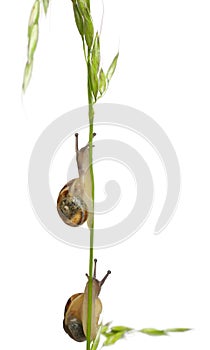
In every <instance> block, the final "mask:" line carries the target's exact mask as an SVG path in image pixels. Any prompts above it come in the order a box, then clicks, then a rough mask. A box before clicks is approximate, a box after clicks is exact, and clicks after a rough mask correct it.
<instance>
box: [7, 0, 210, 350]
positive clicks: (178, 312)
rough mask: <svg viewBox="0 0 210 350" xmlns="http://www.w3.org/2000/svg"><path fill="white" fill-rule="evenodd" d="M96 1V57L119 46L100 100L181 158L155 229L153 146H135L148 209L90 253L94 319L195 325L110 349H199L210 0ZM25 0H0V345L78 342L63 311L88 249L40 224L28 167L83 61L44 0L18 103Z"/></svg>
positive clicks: (73, 89)
mask: <svg viewBox="0 0 210 350" xmlns="http://www.w3.org/2000/svg"><path fill="white" fill-rule="evenodd" d="M104 5H105V19H104V27H103V35H102V40H103V43H104V44H103V50H102V54H103V63H104V66H105V67H108V65H109V63H110V61H111V59H112V57H113V56H114V55H115V53H116V51H117V50H118V46H119V48H120V59H119V65H118V68H117V71H116V73H115V76H114V78H113V81H112V83H111V85H110V89H109V91H108V93H107V95H106V96H105V97H104V99H103V102H113V103H120V104H125V105H129V106H132V107H135V108H138V109H140V110H142V111H143V112H145V113H146V114H148V115H150V116H151V117H152V118H154V119H155V120H156V121H157V122H158V123H159V124H160V125H161V127H162V128H163V129H164V130H165V132H166V133H167V135H168V136H169V138H170V140H171V142H172V143H173V145H174V148H175V149H176V152H177V155H178V157H179V162H180V166H181V172H182V193H181V197H180V202H179V205H178V209H177V211H176V214H175V216H174V218H173V220H172V221H171V223H170V224H169V225H168V227H167V228H166V230H165V231H164V232H163V233H162V234H161V235H159V236H154V235H153V228H154V225H155V222H156V220H157V217H158V213H159V212H160V210H161V205H162V204H163V201H164V193H165V191H166V189H165V186H166V181H165V178H164V172H163V170H162V167H161V163H160V162H159V161H158V158H157V155H156V154H152V153H151V151H149V150H148V152H147V147H148V146H146V145H145V148H144V146H142V149H143V152H145V153H144V155H145V156H146V155H147V154H148V157H149V160H148V164H150V165H151V167H152V174H153V178H154V184H155V201H154V208H153V210H152V212H151V215H150V217H149V219H148V221H147V223H146V224H145V225H144V226H143V228H142V229H141V230H140V232H138V233H137V234H135V235H134V236H133V237H132V238H130V239H129V240H127V241H125V242H124V243H123V244H121V245H117V246H115V247H113V248H109V249H105V250H99V251H97V252H96V254H95V255H96V257H97V258H98V260H99V264H98V275H99V277H100V276H102V275H103V274H104V273H105V271H106V270H107V269H108V268H110V269H111V270H112V275H111V276H110V278H109V280H108V281H107V282H106V285H104V287H103V291H102V293H101V299H102V300H103V307H104V313H103V319H104V322H107V321H110V320H113V324H122V325H127V326H131V327H135V328H137V329H138V328H142V327H156V328H167V327H192V328H193V329H194V330H193V331H192V332H190V333H187V334H178V335H175V334H174V335H172V336H170V337H165V338H151V337H148V336H146V335H143V334H142V335H141V334H140V335H136V336H132V337H129V339H128V340H125V341H120V342H119V343H118V344H116V345H115V349H116V350H117V349H127V348H128V347H129V348H132V349H139V348H142V349H144V350H147V349H156V350H158V349H161V350H164V349H170V350H173V349H203V350H205V349H209V346H210V340H209V314H210V303H209V295H210V287H209V283H208V282H209V266H210V254H209V251H210V245H209V234H210V232H209V226H210V225H209V198H210V191H209V178H210V171H209V147H210V141H209V116H210V113H209V112H210V105H209V93H210V68H209V67H210V65H209V62H210V50H209V33H210V22H209V10H210V4H209V1H207V0H206V1H204V0H200V1H192V0H191V1H189V0H177V1H168V0H160V1H155V0H147V1H144V0H142V1H138V0H133V1H132V2H128V1H120V0H116V1H113V0H105V1H104ZM31 6H32V1H28V0H22V1H20V2H17V1H7V2H4V3H2V6H1V21H0V26H1V28H0V29H1V56H0V57H1V65H0V82H1V123H2V126H1V149H0V150H1V175H2V176H1V224H2V225H1V244H0V249H1V253H0V259H1V264H0V266H1V289H0V290H1V299H0V303H1V305H0V317H1V326H0V328H1V337H0V343H1V345H2V346H1V347H2V348H3V349H19V348H21V349H22V350H26V349H29V348H30V349H31V350H33V349H52V350H53V349H58V348H59V349H62V350H64V349H84V347H85V344H79V343H76V342H73V341H71V340H70V338H68V336H67V335H66V334H65V333H64V332H63V330H62V318H63V308H64V304H65V302H66V300H67V298H68V297H69V296H70V295H71V294H74V293H76V292H80V291H82V290H83V288H84V285H85V283H86V278H85V276H84V273H85V272H86V271H87V268H88V251H85V250H79V249H76V248H73V247H70V246H67V245H65V244H63V243H61V242H59V241H57V240H56V239H54V238H53V237H52V236H51V235H50V234H49V233H47V232H46V231H45V230H44V228H43V227H42V226H41V225H40V223H39V222H38V220H37V218H36V217H35V215H34V213H33V210H32V208H31V206H30V200H29V196H28V189H27V170H28V162H29V159H30V153H31V151H32V149H33V146H34V143H35V141H36V139H37V138H38V137H39V135H40V133H41V132H42V131H43V130H44V129H45V127H47V126H48V125H49V123H51V122H52V121H53V120H54V119H55V118H57V117H59V116H60V115H62V114H63V113H65V112H67V111H69V110H72V109H74V108H77V107H80V106H82V105H84V104H85V103H86V91H85V88H86V83H85V79H86V72H85V66H84V61H83V56H82V51H81V43H80V38H79V36H78V33H77V31H76V29H75V25H74V21H73V15H72V5H71V1H70V0H69V1H66V0H60V1H58V0H57V1H56V0H52V1H51V6H50V10H49V13H48V16H47V19H45V18H44V16H43V15H41V18H40V40H39V45H38V49H37V52H36V55H35V64H34V72H33V77H32V82H31V84H30V87H29V89H28V91H27V94H26V96H25V97H24V99H23V103H22V101H21V80H22V73H23V67H24V64H25V57H26V45H27V36H26V32H27V21H28V15H29V12H30V9H31ZM93 7H94V13H95V15H96V17H97V19H98V18H99V17H100V13H101V4H100V3H99V4H98V2H97V1H96V0H95V1H93ZM97 21H98V22H97ZM97 21H96V22H97V23H98V25H99V20H97ZM118 133H119V132H118ZM98 137H99V138H100V137H102V136H101V135H99V136H98ZM113 137H115V136H113ZM116 138H117V136H116ZM127 141H128V140H127ZM71 142H73V141H71ZM83 142H86V141H85V138H84V139H83ZM138 142H139V145H143V144H144V142H143V140H139V141H138ZM152 159H153V160H152ZM37 171H38V169H37ZM120 174H121V172H120ZM97 183H98V182H97ZM62 185H63V183H61V186H62ZM128 187H129V186H128ZM56 191H57V189H56ZM56 191H55V192H56ZM122 215H124V211H122Z"/></svg>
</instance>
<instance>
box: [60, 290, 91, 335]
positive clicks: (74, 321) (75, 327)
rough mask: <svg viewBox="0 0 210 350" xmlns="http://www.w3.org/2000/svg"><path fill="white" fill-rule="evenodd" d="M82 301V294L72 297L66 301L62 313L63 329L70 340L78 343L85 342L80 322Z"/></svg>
mask: <svg viewBox="0 0 210 350" xmlns="http://www.w3.org/2000/svg"><path fill="white" fill-rule="evenodd" d="M83 299H84V293H77V294H74V295H72V296H71V298H69V300H68V301H67V303H66V306H65V311H64V320H63V328H64V330H65V332H66V333H67V334H68V335H69V336H70V337H71V338H72V339H74V340H76V341H78V342H83V341H85V340H86V336H85V334H84V331H83V326H82V321H81V319H82V304H83Z"/></svg>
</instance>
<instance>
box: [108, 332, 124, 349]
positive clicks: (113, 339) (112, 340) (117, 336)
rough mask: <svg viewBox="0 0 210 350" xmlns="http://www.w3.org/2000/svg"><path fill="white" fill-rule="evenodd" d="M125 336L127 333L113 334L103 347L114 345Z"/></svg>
mask: <svg viewBox="0 0 210 350" xmlns="http://www.w3.org/2000/svg"><path fill="white" fill-rule="evenodd" d="M124 335H125V332H117V333H114V334H111V335H110V336H108V337H107V338H106V340H105V342H104V343H103V346H108V345H113V344H114V343H116V342H117V341H118V340H120V339H122V338H123V337H124Z"/></svg>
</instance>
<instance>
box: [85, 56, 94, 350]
mask: <svg viewBox="0 0 210 350" xmlns="http://www.w3.org/2000/svg"><path fill="white" fill-rule="evenodd" d="M87 75H88V76H87V89H88V115H89V167H90V178H91V189H92V193H91V221H90V227H89V228H90V248H89V284H88V324H87V347H86V349H87V350H90V343H91V320H92V279H93V252H94V199H95V194H94V172H93V164H92V163H93V122H94V108H93V95H92V91H91V86H90V50H88V58H87Z"/></svg>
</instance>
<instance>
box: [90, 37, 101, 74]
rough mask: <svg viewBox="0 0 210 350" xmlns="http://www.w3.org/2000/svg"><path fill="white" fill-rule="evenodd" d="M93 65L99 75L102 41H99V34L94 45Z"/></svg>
mask: <svg viewBox="0 0 210 350" xmlns="http://www.w3.org/2000/svg"><path fill="white" fill-rule="evenodd" d="M91 64H92V66H93V69H94V71H95V72H96V73H98V71H99V66H100V39H99V35H98V32H97V33H96V35H95V39H94V43H93V50H92V57H91Z"/></svg>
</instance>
